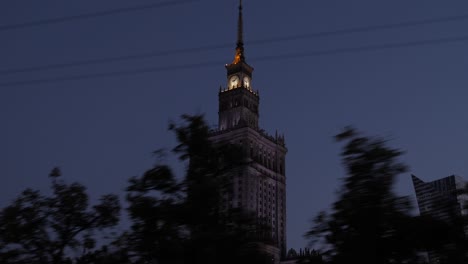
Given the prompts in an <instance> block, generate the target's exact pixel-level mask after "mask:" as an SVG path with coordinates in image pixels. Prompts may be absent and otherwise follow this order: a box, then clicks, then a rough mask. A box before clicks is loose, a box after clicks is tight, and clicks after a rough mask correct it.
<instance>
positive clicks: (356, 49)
mask: <svg viewBox="0 0 468 264" xmlns="http://www.w3.org/2000/svg"><path fill="white" fill-rule="evenodd" d="M463 41H468V36H460V37H450V38H437V39H428V40H419V41H411V42H400V43H389V44H380V45H367V46H361V47H354V48H341V49H332V50H325V51H313V52H297V53H289V54H281V55H276V56H263V57H257V58H254V59H252V60H256V61H272V60H285V59H297V58H304V57H312V56H323V55H335V54H345V53H357V52H367V51H377V50H385V49H393V48H405V47H416V46H426V45H437V44H444V43H456V42H463ZM221 64H223V62H219V61H211V62H201V63H193V64H184V65H174V66H166V67H150V68H142V69H134V70H123V71H114V72H105V73H92V74H81V75H74V76H65V77H58V78H49V79H35V80H27V81H13V82H3V83H0V87H8V86H10V87H11V86H23V85H31V84H44V83H54V82H61V81H76V80H85V79H95V78H103V77H115V76H125V75H136V74H145V73H154V72H165V71H174V70H186V69H192V68H201V67H210V66H217V65H221Z"/></svg>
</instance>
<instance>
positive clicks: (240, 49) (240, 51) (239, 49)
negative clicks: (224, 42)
mask: <svg viewBox="0 0 468 264" xmlns="http://www.w3.org/2000/svg"><path fill="white" fill-rule="evenodd" d="M243 30H244V23H243V20H242V0H239V20H238V21H237V45H236V56H235V57H234V61H233V63H234V64H237V63H239V62H244V61H245V57H244V32H243Z"/></svg>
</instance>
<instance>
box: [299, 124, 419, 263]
mask: <svg viewBox="0 0 468 264" xmlns="http://www.w3.org/2000/svg"><path fill="white" fill-rule="evenodd" d="M335 139H336V140H337V141H338V142H345V145H344V147H343V150H342V152H341V157H342V162H343V165H344V167H345V169H346V176H345V177H344V178H343V185H342V187H341V189H340V191H339V194H338V195H339V198H338V200H337V201H336V202H334V203H333V207H332V211H331V213H330V214H327V213H326V212H322V213H320V214H319V215H318V216H317V217H316V218H315V226H314V227H313V228H312V229H311V230H310V231H309V232H308V233H307V234H306V236H307V237H310V238H312V239H313V241H315V242H318V241H320V240H321V241H322V242H324V244H325V249H326V251H325V255H326V256H327V257H328V259H329V261H330V262H331V263H336V264H341V263H361V264H384V263H418V261H420V260H418V259H419V258H418V252H419V251H420V250H421V245H420V243H417V241H418V238H417V237H416V236H411V235H409V234H411V232H410V233H409V234H408V233H405V231H408V227H409V226H410V223H412V221H413V220H414V219H413V217H412V216H411V215H410V210H411V205H410V202H409V199H408V198H407V197H401V196H397V195H396V194H395V193H394V192H393V185H394V183H395V181H396V177H397V176H398V175H399V174H401V173H404V172H406V171H407V167H406V166H405V165H404V164H403V163H401V162H399V161H398V158H399V157H400V156H401V154H402V152H401V151H400V150H397V149H392V148H389V147H387V146H386V144H387V141H386V140H384V139H381V138H370V137H365V136H362V135H361V134H360V133H358V132H357V131H356V130H355V129H353V128H346V129H345V130H344V131H343V132H342V133H340V134H338V135H336V136H335Z"/></svg>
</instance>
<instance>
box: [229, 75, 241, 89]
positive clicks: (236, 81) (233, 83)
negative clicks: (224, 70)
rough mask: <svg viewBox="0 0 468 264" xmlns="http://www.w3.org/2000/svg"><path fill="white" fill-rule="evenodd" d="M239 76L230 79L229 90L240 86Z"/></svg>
mask: <svg viewBox="0 0 468 264" xmlns="http://www.w3.org/2000/svg"><path fill="white" fill-rule="evenodd" d="M239 81H240V80H239V76H237V75H234V76H232V77H231V78H230V79H229V89H234V88H237V87H238V86H239Z"/></svg>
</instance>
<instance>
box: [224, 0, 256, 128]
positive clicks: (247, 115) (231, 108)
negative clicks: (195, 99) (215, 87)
mask: <svg viewBox="0 0 468 264" xmlns="http://www.w3.org/2000/svg"><path fill="white" fill-rule="evenodd" d="M243 33H244V32H243V17H242V0H240V3H239V18H238V24H237V43H236V53H235V56H234V60H233V61H232V63H230V64H226V70H227V87H226V88H225V89H223V88H221V89H220V92H219V129H220V130H226V129H232V128H234V127H238V126H249V127H252V128H255V129H257V128H258V105H259V96H258V91H256V92H255V91H254V90H253V89H252V72H253V70H254V69H253V68H252V66H250V65H249V64H247V62H246V59H245V51H244V34H243Z"/></svg>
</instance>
